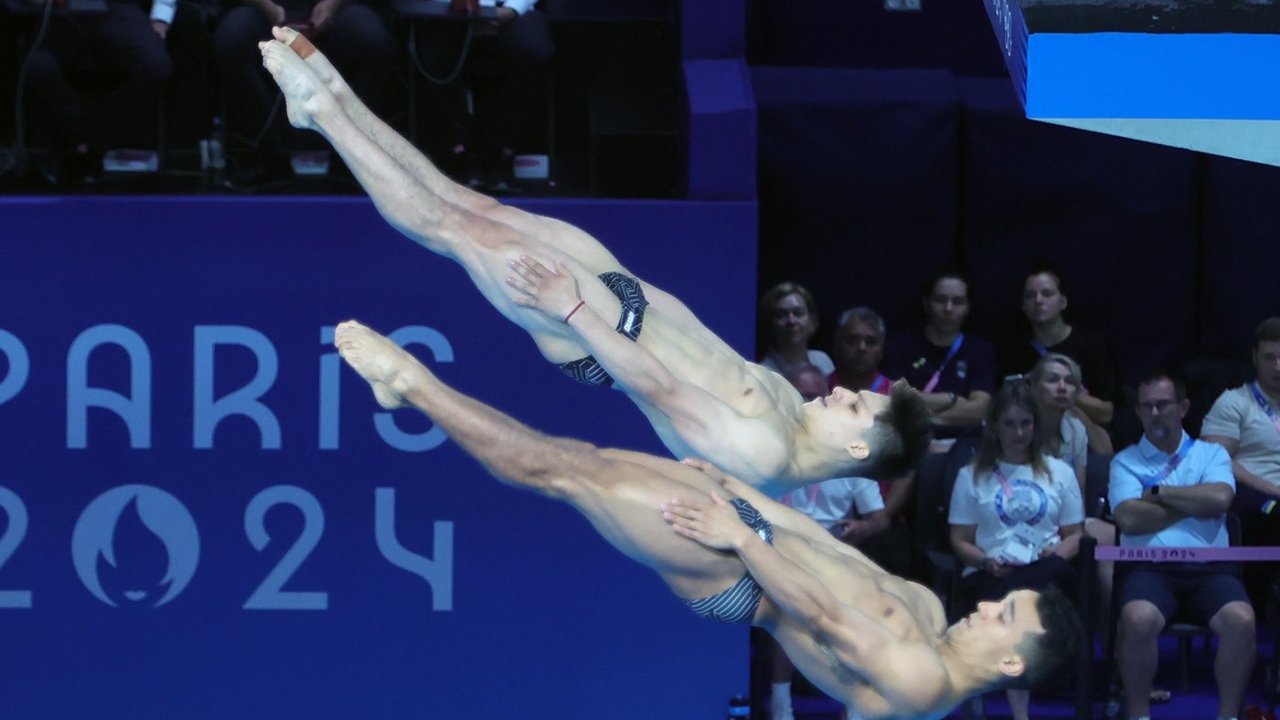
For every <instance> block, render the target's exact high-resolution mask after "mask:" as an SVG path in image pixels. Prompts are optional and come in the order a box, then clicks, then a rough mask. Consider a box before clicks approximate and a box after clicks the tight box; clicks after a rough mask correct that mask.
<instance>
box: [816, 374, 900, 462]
mask: <svg viewBox="0 0 1280 720" xmlns="http://www.w3.org/2000/svg"><path fill="white" fill-rule="evenodd" d="M888 406H889V398H888V396H886V395H879V394H877V393H873V392H870V391H867V390H861V391H858V392H854V391H853V390H849V389H847V388H843V387H836V388H835V389H834V390H832V391H831V394H830V395H826V396H824V397H820V398H818V399H817V400H814V401H813V402H810V403H806V404H805V406H804V422H805V426H806V428H807V430H808V432H809V434H810V436H811V437H812V438H813V439H814V441H815V442H816V443H817V444H818V445H819V446H821V447H827V448H837V447H839V448H849V447H850V446H851V445H853V444H857V443H865V436H866V432H867V430H868V429H869V428H870V427H871V425H872V423H874V422H875V417H876V415H878V414H880V412H881V411H883V410H884V409H885V408H886V407H888ZM868 450H869V448H868ZM855 457H856V456H855ZM857 459H865V456H864V457H862V458H857Z"/></svg>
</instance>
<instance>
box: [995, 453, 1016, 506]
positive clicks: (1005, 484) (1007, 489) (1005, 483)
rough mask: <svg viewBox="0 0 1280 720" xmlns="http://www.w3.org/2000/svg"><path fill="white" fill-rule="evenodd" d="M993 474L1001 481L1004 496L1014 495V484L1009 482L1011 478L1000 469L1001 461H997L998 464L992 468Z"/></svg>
mask: <svg viewBox="0 0 1280 720" xmlns="http://www.w3.org/2000/svg"><path fill="white" fill-rule="evenodd" d="M991 474H993V475H995V476H996V480H999V481H1000V487H1002V488H1004V496H1005V497H1007V498H1011V497H1013V486H1012V485H1010V484H1009V478H1008V477H1007V476H1005V474H1004V471H1003V470H1001V469H1000V461H998V460H997V461H996V466H995V467H994V468H992V470H991Z"/></svg>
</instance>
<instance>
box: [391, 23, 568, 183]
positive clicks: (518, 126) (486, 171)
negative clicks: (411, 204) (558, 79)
mask: <svg viewBox="0 0 1280 720" xmlns="http://www.w3.org/2000/svg"><path fill="white" fill-rule="evenodd" d="M494 4H495V0H480V6H481V7H493V6H494ZM535 4H536V2H535V0H505V2H498V3H497V5H498V6H499V7H497V10H496V12H497V19H496V20H494V21H493V22H492V23H490V24H486V25H475V24H472V25H470V26H468V24H466V23H454V22H429V23H423V24H421V25H420V26H419V27H418V38H419V40H418V43H417V52H418V58H417V60H418V62H419V63H420V68H421V70H423V71H424V72H425V73H426V74H427V75H428V80H429V81H430V84H429V86H428V92H427V101H428V104H429V106H430V108H431V111H430V116H431V117H433V118H434V119H436V120H438V121H439V123H440V126H439V134H441V135H443V137H442V138H441V141H442V142H445V143H446V144H447V147H445V148H432V154H434V155H435V156H436V157H442V158H444V160H443V162H442V165H443V166H444V167H445V170H446V171H447V172H448V173H449V174H450V175H451V176H452V177H453V179H454V180H456V181H458V182H460V183H462V184H464V185H468V186H470V187H472V188H477V189H480V188H486V189H488V190H489V191H491V192H495V191H503V190H507V189H509V187H508V185H507V183H508V181H510V180H511V178H512V160H513V159H514V158H515V156H516V155H521V154H532V153H545V152H546V150H547V148H546V147H545V145H546V137H547V128H546V122H545V118H546V117H547V103H548V102H549V95H550V89H551V60H552V58H553V57H554V56H555V50H556V48H555V42H554V41H553V40H552V37H551V24H550V23H549V22H548V20H547V17H546V15H544V14H543V13H541V12H538V11H537V10H535V9H534V5H535ZM478 69H483V73H484V74H485V75H486V76H489V77H487V78H486V79H488V80H490V81H491V83H496V86H495V87H494V88H493V90H492V92H491V93H489V94H488V95H485V94H483V93H472V92H471V86H473V85H475V83H474V82H473V80H475V75H476V74H477V71H478ZM486 100H491V102H485V101H486ZM473 109H474V111H473ZM441 150H443V151H444V154H441Z"/></svg>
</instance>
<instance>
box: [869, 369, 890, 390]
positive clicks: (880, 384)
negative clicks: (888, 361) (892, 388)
mask: <svg viewBox="0 0 1280 720" xmlns="http://www.w3.org/2000/svg"><path fill="white" fill-rule="evenodd" d="M891 384H892V383H890V382H889V378H887V377H885V376H883V375H881V374H880V373H876V379H875V380H872V381H871V387H869V388H867V389H868V390H870V391H871V392H873V393H875V394H877V395H884V394H886V392H885V391H887V390H888V389H889V385H891Z"/></svg>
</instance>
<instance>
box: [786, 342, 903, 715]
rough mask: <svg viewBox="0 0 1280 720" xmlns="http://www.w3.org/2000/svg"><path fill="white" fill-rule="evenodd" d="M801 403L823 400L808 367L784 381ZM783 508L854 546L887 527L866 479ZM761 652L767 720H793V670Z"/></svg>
mask: <svg viewBox="0 0 1280 720" xmlns="http://www.w3.org/2000/svg"><path fill="white" fill-rule="evenodd" d="M787 379H788V380H790V381H791V384H792V385H795V387H796V389H797V390H799V391H800V394H801V395H802V396H804V398H805V400H812V399H814V398H817V397H822V396H824V395H826V394H827V393H828V392H829V390H828V387H827V382H826V375H825V374H824V373H823V372H822V371H821V370H820V369H818V368H816V367H814V366H812V365H806V366H804V367H801V368H800V369H799V370H796V371H794V372H792V373H791V375H788V376H787ZM779 499H780V500H781V502H782V503H783V504H785V505H789V506H791V507H793V508H795V509H796V510H799V511H800V512H802V513H804V514H805V515H808V516H809V517H811V518H813V519H814V520H816V521H817V522H818V523H819V524H820V525H822V526H823V527H825V528H826V529H827V531H828V532H830V533H831V534H832V535H834V536H835V537H837V538H839V539H840V540H842V541H844V542H845V543H848V544H849V545H852V546H854V547H859V546H860V545H861V543H862V542H863V541H865V540H867V539H869V538H872V537H875V536H877V535H879V534H880V533H882V532H884V530H885V529H886V528H887V527H888V526H889V518H888V516H887V515H886V514H885V509H884V503H883V502H882V501H881V498H880V490H879V487H878V486H877V484H876V483H875V482H874V481H872V480H868V479H866V478H836V479H834V480H826V481H824V482H820V483H815V484H813V485H809V486H808V487H803V488H798V489H796V490H792V491H791V492H789V493H787V494H785V495H783V496H782V497H781V498H779ZM765 637H766V638H767V641H766V645H765V647H768V650H765V652H768V653H769V656H770V696H769V697H770V701H769V702H770V714H769V717H770V720H794V712H793V710H792V707H791V680H792V677H793V675H794V674H795V666H794V665H792V664H791V661H790V660H789V659H788V658H787V655H786V653H784V652H783V651H782V648H781V647H779V646H778V644H777V642H776V641H774V640H773V639H772V638H768V636H765Z"/></svg>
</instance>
